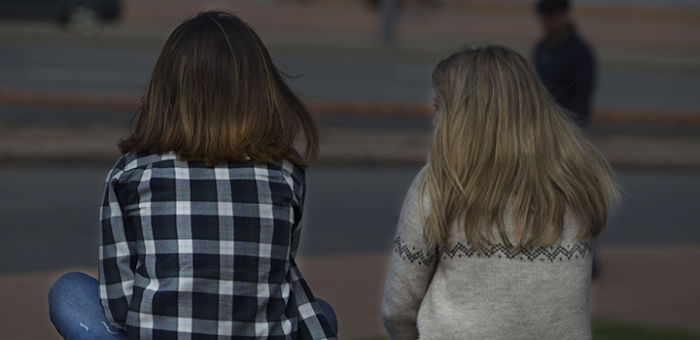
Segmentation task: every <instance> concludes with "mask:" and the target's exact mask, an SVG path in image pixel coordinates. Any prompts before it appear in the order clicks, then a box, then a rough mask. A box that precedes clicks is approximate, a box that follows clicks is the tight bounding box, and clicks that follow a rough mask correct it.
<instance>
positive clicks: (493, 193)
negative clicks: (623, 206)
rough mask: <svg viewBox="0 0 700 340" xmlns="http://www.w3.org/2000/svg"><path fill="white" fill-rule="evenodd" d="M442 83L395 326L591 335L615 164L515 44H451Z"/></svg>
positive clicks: (411, 211)
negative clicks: (594, 269) (599, 249)
mask: <svg viewBox="0 0 700 340" xmlns="http://www.w3.org/2000/svg"><path fill="white" fill-rule="evenodd" d="M433 87H434V89H435V93H436V97H437V103H438V105H439V110H438V115H439V116H438V117H437V120H436V128H435V135H434V139H433V142H432V145H431V149H430V156H429V160H428V164H427V165H426V166H425V167H424V168H423V169H422V170H421V171H420V173H419V174H418V176H417V177H416V179H415V180H414V182H413V185H412V186H411V188H410V189H409V191H408V193H407V195H406V200H405V202H404V206H403V209H402V212H401V216H400V219H399V224H398V227H397V234H396V239H395V243H394V250H393V253H392V259H391V265H390V267H389V275H388V278H387V282H386V287H385V295H384V302H383V304H382V318H383V321H384V325H385V327H386V329H387V332H388V333H389V335H390V337H391V339H417V338H420V339H557V340H560V339H590V338H591V332H590V320H589V311H588V295H589V290H590V280H591V261H592V259H591V257H592V256H591V246H592V239H593V238H595V237H597V236H598V234H599V233H600V232H601V230H602V229H603V227H604V226H605V222H606V219H607V212H608V208H609V203H610V195H611V192H614V176H613V172H612V170H611V168H610V166H609V165H608V163H607V162H606V160H605V159H604V158H603V156H601V154H600V153H599V152H598V151H597V150H596V148H595V147H594V146H593V145H592V144H591V142H590V141H589V139H588V138H587V137H586V135H585V133H584V132H583V131H581V130H580V129H579V128H578V127H577V126H576V124H575V123H574V122H572V121H571V120H570V119H569V118H568V116H567V113H566V112H565V111H564V110H563V109H562V108H561V107H559V106H558V105H557V104H556V103H555V102H554V101H553V99H552V98H551V96H550V95H549V94H548V92H547V90H546V89H545V88H544V87H543V86H542V84H541V83H540V81H539V80H538V78H537V75H536V73H535V71H534V69H533V68H532V66H531V65H530V64H529V63H528V61H527V60H525V59H524V58H523V57H522V56H520V55H519V54H518V53H516V52H514V51H513V50H511V49H509V48H506V47H502V46H497V45H483V46H479V47H476V48H468V49H464V50H462V51H459V52H457V53H454V54H452V55H451V56H449V57H448V58H446V59H445V60H443V61H441V62H440V63H439V64H438V65H437V67H436V68H435V70H434V72H433Z"/></svg>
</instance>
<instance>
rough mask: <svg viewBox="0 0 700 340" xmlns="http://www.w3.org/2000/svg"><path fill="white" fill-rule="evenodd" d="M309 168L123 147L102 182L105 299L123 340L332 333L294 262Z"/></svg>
mask: <svg viewBox="0 0 700 340" xmlns="http://www.w3.org/2000/svg"><path fill="white" fill-rule="evenodd" d="M304 180H305V179H304V172H303V171H302V170H301V169H299V168H297V167H295V166H294V165H292V164H291V163H289V162H287V161H282V160H278V161H273V162H270V163H265V164H253V163H252V162H250V161H247V162H230V163H228V164H220V165H217V166H213V167H212V166H206V164H204V163H202V162H186V161H183V160H180V159H178V158H177V156H176V155H175V154H173V153H170V154H165V155H158V154H153V153H140V154H138V155H136V154H134V153H129V154H126V155H125V156H123V157H122V158H120V159H119V161H118V162H117V163H116V164H115V165H114V167H113V168H112V170H111V171H110V172H109V175H108V176H107V179H106V183H105V186H104V189H103V204H102V209H101V222H102V223H101V224H102V228H101V232H100V268H99V274H100V300H101V302H102V306H103V309H104V312H105V315H106V316H107V318H108V319H109V320H110V322H112V323H113V324H114V325H117V326H120V327H122V328H124V329H125V330H126V332H127V334H128V336H129V338H130V339H297V338H300V339H301V338H309V339H335V338H336V336H335V334H334V333H333V330H332V329H331V327H330V325H329V323H328V321H327V320H326V318H325V316H324V315H323V312H321V309H320V307H319V306H318V303H317V302H316V300H315V299H314V296H313V295H312V294H311V291H310V290H309V288H308V286H307V285H306V282H305V281H304V279H303V278H302V276H301V273H300V272H299V269H298V268H297V266H296V264H295V262H294V256H295V252H296V246H297V244H298V241H299V233H300V229H301V228H300V227H301V224H300V222H301V213H302V205H303V202H304V186H305V184H304Z"/></svg>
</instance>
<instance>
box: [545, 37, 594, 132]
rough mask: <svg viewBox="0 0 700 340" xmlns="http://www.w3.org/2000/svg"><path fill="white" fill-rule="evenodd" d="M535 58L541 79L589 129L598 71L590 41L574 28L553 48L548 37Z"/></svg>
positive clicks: (581, 124) (561, 102) (576, 119)
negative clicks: (588, 42) (585, 39)
mask: <svg viewBox="0 0 700 340" xmlns="http://www.w3.org/2000/svg"><path fill="white" fill-rule="evenodd" d="M532 60H533V64H534V66H535V69H536V70H537V74H538V75H539V77H540V80H542V83H544V86H545V87H546V88H547V90H549V93H551V94H552V96H553V97H554V99H555V100H556V101H557V103H559V105H561V106H562V107H564V108H565V109H567V110H569V111H570V112H571V113H573V114H574V117H573V118H574V120H575V121H576V123H577V124H579V126H581V127H583V128H587V127H588V125H589V124H590V112H591V109H590V107H591V105H590V104H591V96H592V94H593V87H594V83H595V73H596V65H595V60H594V58H593V51H592V50H591V48H590V47H589V46H588V44H586V42H585V41H583V40H582V39H581V37H579V35H578V34H577V32H576V30H575V29H574V27H571V34H570V35H569V37H568V38H566V40H564V41H563V42H561V43H560V44H559V45H557V46H556V47H554V48H553V49H552V48H551V47H550V46H549V45H548V43H547V38H546V37H545V38H544V39H542V40H541V41H539V42H538V43H537V44H536V45H535V49H534V55H533V58H532Z"/></svg>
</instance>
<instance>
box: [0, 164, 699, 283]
mask: <svg viewBox="0 0 700 340" xmlns="http://www.w3.org/2000/svg"><path fill="white" fill-rule="evenodd" d="M107 170H108V167H106V166H95V167H78V168H70V167H53V168H47V167H41V168H40V167H35V168H32V167H29V168H28V167H23V168H0V216H2V217H3V218H2V221H1V222H0V233H1V234H2V237H1V238H0V273H3V272H5V273H7V272H18V271H31V270H46V269H53V268H65V267H75V266H93V265H96V263H97V224H98V222H97V221H98V209H99V196H100V191H101V186H102V181H103V178H104V176H105V174H106V173H107ZM418 170H419V167H366V166H351V167H330V166H325V167H322V166H319V167H315V168H312V169H310V170H309V172H308V175H307V182H308V188H309V189H308V190H309V191H308V196H307V205H306V208H305V216H304V228H305V229H304V232H303V236H302V241H301V245H300V250H299V252H300V254H302V255H319V254H338V253H374V252H387V251H389V250H390V249H391V242H392V239H393V234H394V228H395V224H396V221H397V218H398V213H399V211H400V207H401V203H402V201H403V197H404V194H405V191H406V190H407V188H408V186H409V185H410V183H411V181H412V180H413V177H414V176H415V174H416V173H417V172H418ZM619 183H620V185H621V187H622V188H623V189H624V190H625V191H626V196H625V197H624V201H623V202H622V205H621V207H619V208H618V209H616V211H615V212H614V213H613V216H611V221H610V226H609V228H608V229H607V230H606V231H605V232H604V234H603V235H602V237H601V241H602V242H601V244H602V245H603V246H605V245H620V244H625V245H680V244H693V245H700V229H698V228H697V225H698V221H699V220H700V210H698V209H697V207H698V206H700V173H698V172H685V173H684V172H647V171H624V172H619Z"/></svg>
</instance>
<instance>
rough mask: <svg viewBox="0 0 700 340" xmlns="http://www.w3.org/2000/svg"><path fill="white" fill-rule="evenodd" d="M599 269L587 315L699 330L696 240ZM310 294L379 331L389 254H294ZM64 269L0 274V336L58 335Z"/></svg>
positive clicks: (618, 252) (609, 261)
mask: <svg viewBox="0 0 700 340" xmlns="http://www.w3.org/2000/svg"><path fill="white" fill-rule="evenodd" d="M599 256H600V263H601V270H602V272H601V276H600V278H599V279H597V280H596V281H594V282H593V284H592V288H591V300H590V301H591V302H590V303H591V316H592V317H593V318H603V319H607V320H616V321H624V322H631V323H639V324H647V325H661V326H672V327H679V328H683V329H689V330H695V331H698V332H700V323H698V322H697V320H700V309H698V308H697V305H698V304H700V295H699V294H697V287H698V286H700V273H699V272H698V271H689V270H687V269H688V268H698V267H700V249H699V248H697V247H686V248H678V247H673V248H669V247H666V248H664V247H658V248H644V247H615V248H602V249H601V250H600V254H599ZM298 264H299V267H300V269H301V271H302V273H303V274H304V277H305V278H306V280H307V282H308V283H309V286H310V287H311V289H312V290H313V291H314V294H315V295H317V296H319V297H322V298H323V299H325V300H326V301H328V302H329V303H331V304H332V305H333V307H334V309H335V311H336V314H337V316H338V321H339V325H340V338H341V339H360V338H365V337H372V336H378V335H382V334H384V328H383V326H382V322H381V315H380V306H381V300H382V296H383V291H384V281H385V279H386V271H387V268H388V264H389V254H363V255H343V256H323V257H307V258H300V259H299V260H298ZM69 271H83V272H87V273H88V274H90V275H92V276H96V269H95V268H66V269H62V270H61V269H57V270H54V271H49V272H37V273H18V274H11V275H2V276H0V299H2V301H3V304H2V306H0V338H2V339H8V340H21V339H44V340H51V339H55V340H60V339H61V337H60V336H59V335H58V333H56V331H55V329H54V328H53V326H52V325H51V323H50V321H49V318H48V303H47V298H46V297H47V294H48V290H49V288H50V287H51V284H52V283H53V282H54V281H55V280H56V279H57V278H58V277H59V276H60V275H62V274H64V273H66V272H69Z"/></svg>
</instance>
